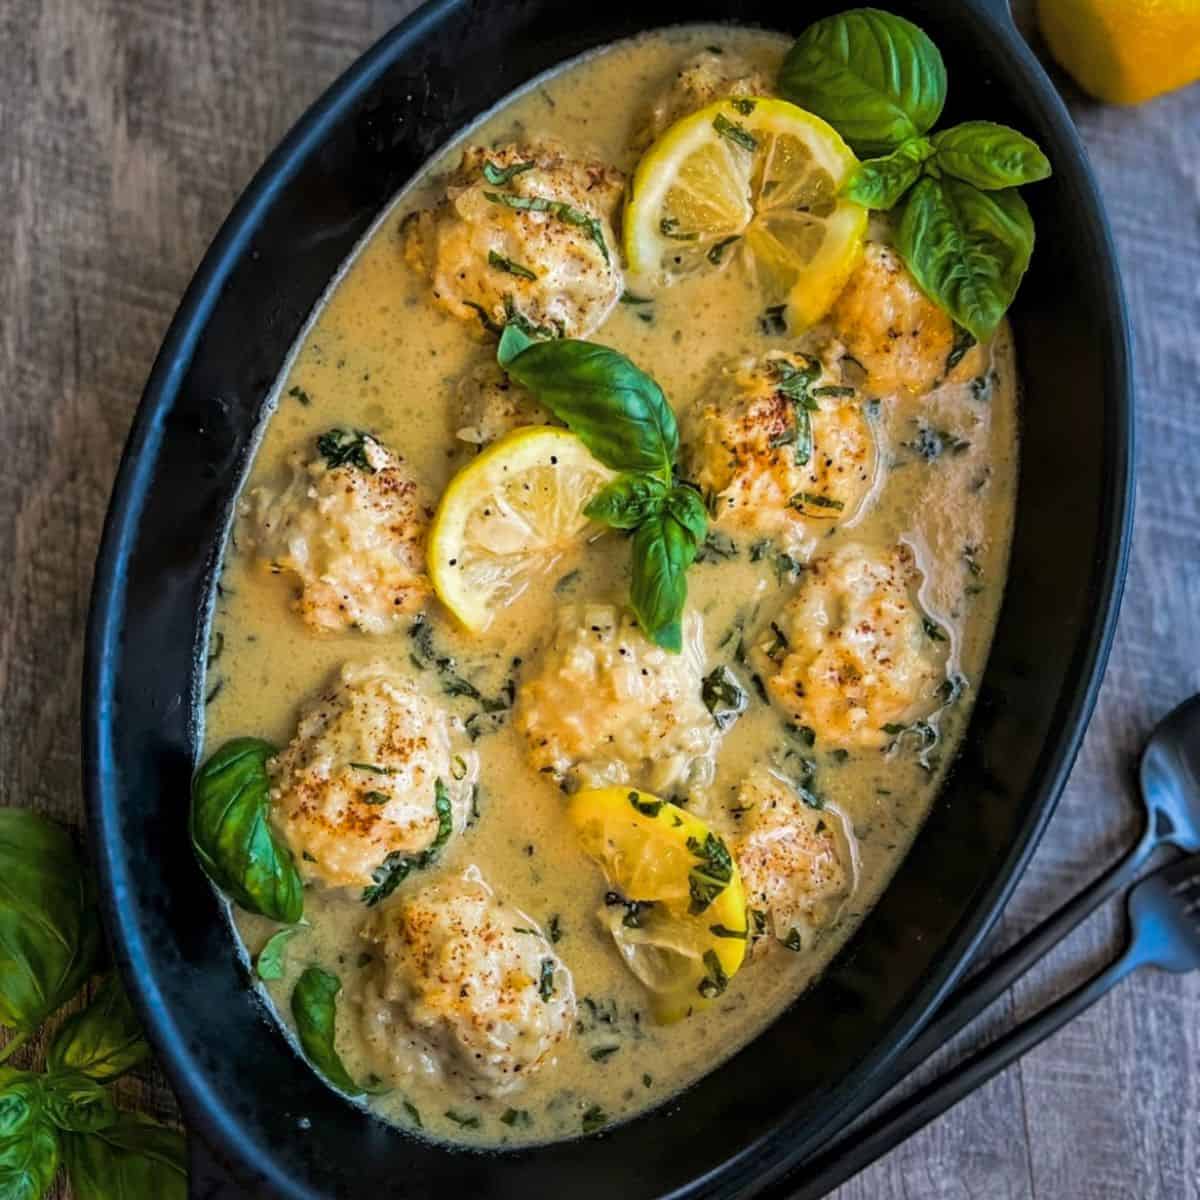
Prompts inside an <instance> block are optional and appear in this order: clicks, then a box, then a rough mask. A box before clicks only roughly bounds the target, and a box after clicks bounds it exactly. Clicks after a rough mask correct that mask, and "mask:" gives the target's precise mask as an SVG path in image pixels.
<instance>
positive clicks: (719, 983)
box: [696, 950, 729, 1000]
mask: <svg viewBox="0 0 1200 1200" xmlns="http://www.w3.org/2000/svg"><path fill="white" fill-rule="evenodd" d="M703 962H704V965H705V967H706V968H707V969H708V974H707V975H705V976H704V978H703V979H701V980H700V983H699V986H698V987H697V988H696V990H697V991H698V992H699V993H700V995H701V996H703V997H704V998H705V1000H712V999H713V998H714V997H716V996H719V995H721V993H722V992H724V990H725V989H726V988H727V987H728V986H729V976H728V975H726V974H725V968H724V967H723V966H721V960H720V959H719V958H718V957H717V952H716V951H715V950H705V952H704V958H703Z"/></svg>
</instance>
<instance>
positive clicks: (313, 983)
mask: <svg viewBox="0 0 1200 1200" xmlns="http://www.w3.org/2000/svg"><path fill="white" fill-rule="evenodd" d="M341 990H342V981H341V980H340V979H339V978H338V977H337V976H336V975H331V974H330V973H329V972H328V971H323V970H322V969H321V968H320V967H307V968H305V971H304V974H302V975H301V976H300V978H299V979H297V980H296V986H295V988H293V989H292V1016H293V1017H295V1018H296V1032H297V1033H298V1034H299V1036H300V1045H301V1046H302V1047H303V1048H304V1053H305V1054H306V1055H308V1060H309V1062H311V1063H312V1064H313V1066H314V1067H316V1068H317V1070H318V1071H320V1072H321V1074H322V1075H324V1076H325V1078H326V1079H328V1080H329V1082H330V1083H332V1084H333V1086H334V1087H335V1088H337V1089H338V1090H339V1091H343V1092H346V1093H348V1094H349V1095H351V1096H361V1095H362V1093H363V1089H362V1088H360V1087H359V1086H358V1084H356V1083H355V1082H354V1080H353V1079H351V1078H350V1073H349V1072H348V1071H347V1070H346V1068H345V1067H344V1066H343V1065H342V1060H341V1057H340V1056H339V1055H338V1052H337V1046H336V1044H335V1033H336V1028H337V996H338V992H340V991H341Z"/></svg>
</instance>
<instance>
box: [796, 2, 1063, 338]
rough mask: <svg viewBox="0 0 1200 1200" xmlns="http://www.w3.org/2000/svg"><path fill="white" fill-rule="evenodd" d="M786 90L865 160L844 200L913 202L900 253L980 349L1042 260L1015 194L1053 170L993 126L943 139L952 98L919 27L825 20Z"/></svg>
mask: <svg viewBox="0 0 1200 1200" xmlns="http://www.w3.org/2000/svg"><path fill="white" fill-rule="evenodd" d="M779 89H780V91H781V92H782V94H783V95H784V96H785V97H786V98H787V99H789V100H792V101H794V102H795V103H796V104H799V105H801V106H802V107H804V108H807V109H809V110H811V111H812V112H815V113H817V114H818V115H819V116H821V117H824V119H825V120H826V121H828V122H829V123H830V124H831V125H832V126H833V127H834V128H835V129H836V130H837V131H838V132H839V133H840V134H841V135H842V136H843V137H844V138H845V139H846V140H847V141H848V142H849V143H850V145H851V146H852V147H853V148H854V149H855V150H856V151H857V152H858V153H860V154H864V155H874V156H876V157H870V158H868V159H867V160H866V161H865V162H863V163H860V164H859V166H858V167H857V169H856V170H855V171H854V173H853V174H852V175H851V177H850V178H849V179H848V180H847V182H846V184H845V186H844V188H843V193H844V195H846V196H847V197H848V198H849V199H851V200H853V201H855V202H856V203H858V204H861V205H863V206H864V207H866V208H873V209H880V210H887V209H892V208H894V207H896V205H897V204H900V203H901V202H903V207H902V209H901V212H900V233H899V236H898V239H897V249H898V250H899V252H900V255H901V257H902V258H903V259H904V260H905V262H906V263H907V264H908V267H909V270H911V271H912V273H913V276H914V277H915V279H916V281H917V283H918V284H919V285H920V287H921V289H922V291H924V292H925V293H926V295H928V296H929V297H930V299H931V300H933V301H934V303H936V304H937V305H938V306H939V307H941V308H943V309H945V311H946V312H947V313H949V314H950V316H951V317H953V318H954V320H955V321H956V322H958V324H959V325H961V326H962V327H963V328H965V329H967V330H969V331H970V332H971V333H972V334H973V335H974V336H975V337H976V338H977V339H979V340H980V341H986V340H987V339H988V338H990V337H991V336H992V334H993V333H995V332H996V327H997V326H998V325H999V324H1000V321H1001V319H1002V318H1003V316H1004V314H1005V312H1007V311H1008V308H1009V306H1010V305H1011V304H1012V301H1013V297H1014V296H1015V295H1016V292H1017V288H1018V286H1019V285H1020V282H1021V278H1022V276H1023V275H1024V274H1025V270H1026V268H1027V267H1028V266H1029V259H1030V256H1031V255H1032V253H1033V220H1032V218H1031V217H1030V215H1029V211H1028V209H1027V208H1026V207H1025V203H1024V201H1022V200H1021V198H1020V196H1019V195H1017V193H1016V191H1015V190H1013V189H1015V188H1017V187H1019V186H1021V185H1022V184H1026V183H1035V182H1037V181H1038V180H1040V179H1045V178H1047V176H1049V174H1050V163H1049V161H1048V160H1047V158H1046V156H1045V155H1044V154H1043V153H1042V152H1041V150H1040V149H1039V148H1038V146H1037V145H1036V144H1035V143H1034V142H1033V141H1032V140H1031V139H1029V138H1027V137H1026V136H1025V135H1024V134H1022V133H1018V132H1017V131H1016V130H1015V129H1009V128H1008V127H1007V126H1006V125H998V124H995V123H994V122H991V121H966V122H964V123H963V124H961V125H955V126H952V127H951V128H949V129H944V130H941V131H939V132H937V133H931V132H930V130H931V129H932V128H933V126H934V124H935V123H936V122H937V119H938V117H939V116H940V115H941V112H942V107H943V105H944V104H945V100H946V67H945V64H944V63H943V62H942V56H941V54H940V52H939V51H938V48H937V47H936V46H935V45H934V44H933V42H932V41H930V39H929V37H928V36H927V35H926V34H925V33H924V32H923V31H922V30H921V29H919V28H918V27H917V26H916V25H914V24H913V23H912V22H911V21H906V20H904V19H903V18H902V17H898V16H896V15H894V14H893V13H888V12H883V11H881V10H880V9H875V8H858V9H852V10H850V11H849V12H844V13H838V14H837V15H835V16H832V17H826V18H824V19H823V20H820V21H816V22H814V24H812V25H810V26H809V27H808V28H807V29H806V30H805V31H804V32H803V33H802V34H801V35H800V37H799V38H798V39H797V41H796V44H795V45H794V46H793V47H792V49H791V50H790V51H789V52H788V55H787V57H786V58H785V59H784V63H783V67H782V68H781V70H780V75H779Z"/></svg>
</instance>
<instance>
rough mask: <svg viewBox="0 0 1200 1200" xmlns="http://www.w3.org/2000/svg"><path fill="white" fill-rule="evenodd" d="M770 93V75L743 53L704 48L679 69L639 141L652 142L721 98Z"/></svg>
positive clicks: (640, 133)
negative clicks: (745, 57) (677, 122)
mask: <svg viewBox="0 0 1200 1200" xmlns="http://www.w3.org/2000/svg"><path fill="white" fill-rule="evenodd" d="M769 95H771V84H770V81H769V80H768V79H767V77H766V75H765V74H764V73H763V72H762V71H760V70H759V69H758V68H757V67H755V66H752V65H751V64H750V63H749V62H747V61H746V60H745V59H744V58H742V57H741V55H738V54H731V53H729V52H728V51H721V52H718V51H716V50H714V49H711V48H710V49H706V50H701V51H700V52H699V53H698V54H694V55H692V57H691V58H689V59H688V60H687V61H686V62H685V63H684V64H683V66H681V67H680V68H679V70H678V72H676V74H675V77H674V79H672V80H671V84H670V86H669V87H668V88H667V89H666V90H665V91H664V92H663V94H662V95H661V96H660V97H659V99H658V100H657V101H656V103H655V105H654V107H653V109H652V110H651V112H650V117H649V120H647V122H646V125H645V128H644V129H643V130H642V131H640V132H639V134H638V136H637V138H636V140H637V142H638V143H639V144H640V145H648V144H649V143H650V142H652V141H653V140H654V139H655V138H656V137H658V136H659V135H660V134H661V133H663V132H664V131H665V130H667V129H669V128H670V127H671V126H672V125H674V124H675V122H676V121H679V120H682V119H683V118H684V117H686V116H688V115H690V114H691V113H694V112H696V111H698V110H699V109H701V108H704V107H705V106H706V105H708V104H715V103H716V102H717V101H718V100H736V99H742V98H745V97H750V96H769Z"/></svg>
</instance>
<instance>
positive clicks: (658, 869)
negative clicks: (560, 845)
mask: <svg viewBox="0 0 1200 1200" xmlns="http://www.w3.org/2000/svg"><path fill="white" fill-rule="evenodd" d="M570 817H571V821H572V823H573V824H574V826H575V829H576V831H577V832H578V834H579V839H580V844H581V845H582V846H583V849H584V850H585V851H586V852H587V854H588V855H590V856H591V857H592V858H594V859H595V860H596V862H598V863H599V864H600V866H601V868H602V869H603V871H604V877H605V879H606V880H607V881H608V886H609V887H610V888H611V889H612V892H613V897H612V902H611V903H606V904H605V907H604V909H603V910H602V912H601V919H602V920H603V921H604V923H605V924H606V925H608V927H609V930H610V931H611V933H612V936H613V940H614V941H615V942H616V944H617V949H618V950H619V951H620V953H621V957H622V958H623V959H624V960H625V964H626V966H628V967H629V969H630V970H631V971H632V972H633V973H634V975H636V976H637V978H638V979H639V980H640V981H641V982H642V984H643V985H644V986H645V987H646V988H647V989H648V990H649V991H650V992H651V993H652V994H653V996H654V1011H655V1015H656V1016H657V1017H658V1019H659V1020H660V1021H663V1022H670V1021H678V1020H679V1019H680V1018H681V1017H686V1016H688V1015H689V1014H690V1013H692V1012H693V1011H695V1010H696V1009H698V1008H702V1007H703V1006H704V1005H706V1004H710V1003H712V1001H713V1000H715V999H716V998H717V997H718V996H719V995H720V994H721V993H722V992H723V991H724V990H725V988H726V986H727V984H728V982H729V980H730V979H732V978H733V976H734V974H735V973H736V972H737V970H738V968H739V967H740V966H741V965H742V960H743V958H745V955H746V943H747V937H748V932H747V926H746V898H745V894H744V893H743V891H742V881H741V877H740V876H739V875H738V869H737V866H736V864H735V863H734V862H733V860H732V858H731V857H730V855H729V851H728V850H727V849H726V846H725V843H724V842H723V841H722V840H721V838H720V837H718V836H717V835H716V834H715V833H713V831H712V830H711V829H709V827H708V826H707V825H705V824H704V822H703V821H699V820H697V819H696V818H695V817H693V816H691V815H690V814H689V813H687V812H686V811H685V810H684V809H682V808H679V807H678V806H677V805H675V804H671V803H669V802H668V801H666V800H660V799H659V798H658V797H657V796H653V795H651V794H650V793H649V792H639V791H634V790H632V789H630V788H624V787H609V788H599V789H597V790H595V791H588V792H580V793H579V794H578V795H576V796H575V797H574V798H573V799H572V800H571V807H570ZM617 897H619V899H617Z"/></svg>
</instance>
